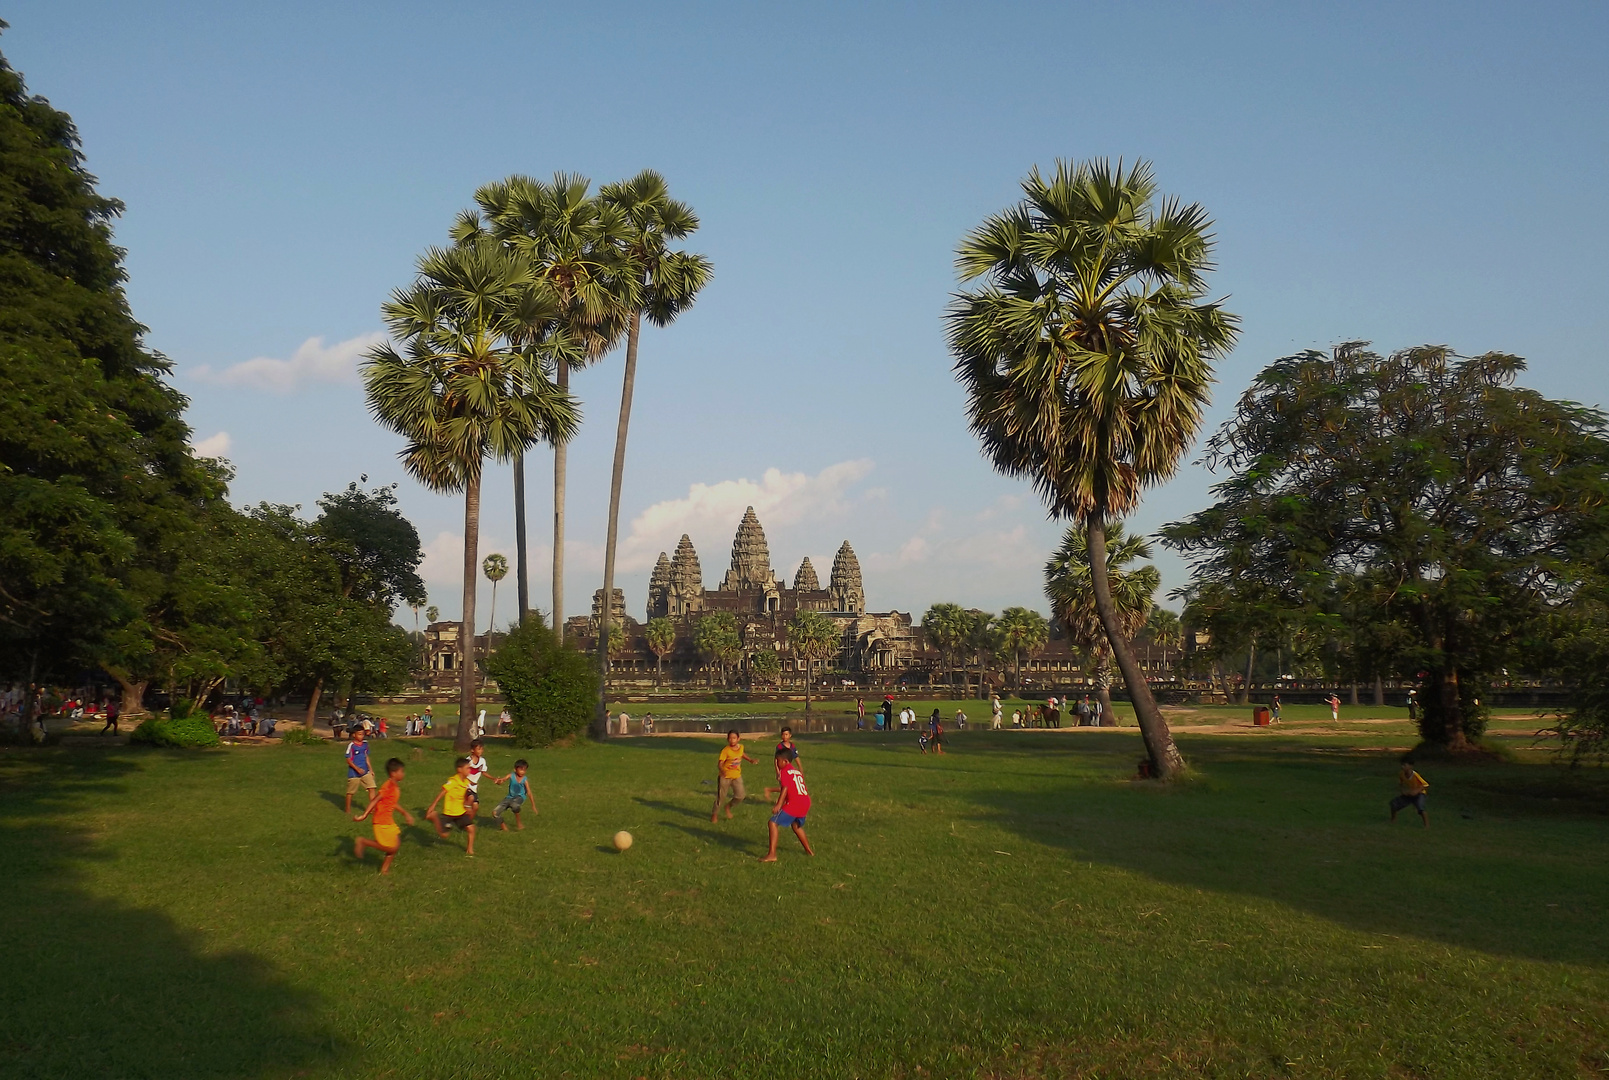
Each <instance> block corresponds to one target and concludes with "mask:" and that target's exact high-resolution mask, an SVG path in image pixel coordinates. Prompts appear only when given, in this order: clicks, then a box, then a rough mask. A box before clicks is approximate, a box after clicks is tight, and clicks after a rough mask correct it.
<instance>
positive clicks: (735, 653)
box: [693, 611, 743, 686]
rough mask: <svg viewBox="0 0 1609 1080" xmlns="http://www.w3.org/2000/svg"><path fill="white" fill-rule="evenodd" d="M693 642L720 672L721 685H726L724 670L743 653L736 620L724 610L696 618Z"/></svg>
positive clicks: (741, 639)
mask: <svg viewBox="0 0 1609 1080" xmlns="http://www.w3.org/2000/svg"><path fill="white" fill-rule="evenodd" d="M693 644H694V645H696V646H697V647H698V651H699V652H701V653H703V654H704V655H705V656H707V657H709V660H710V663H711V664H713V665H714V667H715V669H716V670H717V671H719V672H720V675H721V685H722V686H725V685H726V671H727V668H728V667H729V666H731V665H732V664H733V663H734V662H735V661H736V660H737V658H738V657H739V656H741V655H742V653H743V638H742V637H741V636H740V635H739V633H738V629H737V620H736V619H734V618H732V616H730V615H728V614H727V613H726V612H724V611H721V612H716V613H715V614H713V615H706V616H704V617H703V618H702V619H700V620H698V624H697V625H696V626H695V627H694V628H693Z"/></svg>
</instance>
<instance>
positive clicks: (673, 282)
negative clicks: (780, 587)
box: [593, 169, 741, 735]
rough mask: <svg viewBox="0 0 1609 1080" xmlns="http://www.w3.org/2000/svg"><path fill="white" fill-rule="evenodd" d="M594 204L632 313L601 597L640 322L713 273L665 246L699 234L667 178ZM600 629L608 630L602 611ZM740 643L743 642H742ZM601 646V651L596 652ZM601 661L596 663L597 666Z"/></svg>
mask: <svg viewBox="0 0 1609 1080" xmlns="http://www.w3.org/2000/svg"><path fill="white" fill-rule="evenodd" d="M598 200H599V201H600V202H601V203H603V204H604V205H605V206H608V207H610V208H612V209H613V210H615V211H617V212H618V213H619V214H620V215H621V216H622V217H623V218H624V219H625V222H626V224H625V236H624V239H623V240H622V241H621V243H620V244H619V245H618V248H617V249H618V251H619V253H620V255H621V257H622V258H623V260H624V261H625V263H626V266H625V269H624V273H623V274H622V277H621V279H620V287H618V288H617V290H616V294H615V295H616V296H617V298H618V299H619V300H620V302H621V303H622V304H623V305H625V307H626V308H627V309H628V310H629V312H630V325H629V328H628V330H627V333H626V371H625V378H624V381H623V382H622V383H621V387H620V422H619V425H618V426H617V427H616V429H615V459H614V470H613V472H612V474H611V479H610V484H609V528H608V533H607V535H606V537H605V539H604V548H603V595H605V596H613V595H614V586H615V547H616V543H617V541H618V539H619V536H620V488H621V485H622V484H623V483H624V481H625V471H626V431H627V428H628V427H630V424H631V395H632V391H633V389H634V388H635V386H636V382H637V343H638V341H639V340H640V339H641V337H642V320H643V317H644V316H646V317H647V318H648V321H649V322H651V323H653V324H654V325H655V326H669V325H670V324H671V323H672V322H673V321H675V319H676V316H678V315H680V314H681V313H682V312H683V311H686V310H687V309H688V308H690V307H692V306H693V301H694V300H695V299H697V298H698V293H699V290H700V289H702V288H703V287H704V286H705V284H707V283H708V282H709V279H710V274H711V273H712V268H711V266H710V261H709V260H708V259H706V258H705V257H704V256H702V255H690V254H688V253H687V252H684V251H672V250H670V248H669V246H668V244H669V242H670V241H672V240H680V239H682V238H683V237H686V236H690V235H691V234H692V233H693V231H694V230H696V229H697V228H698V215H696V214H694V213H693V210H692V207H690V206H688V205H687V204H685V203H680V202H677V201H676V200H675V199H672V198H671V197H670V191H669V189H668V188H667V187H666V185H665V178H664V177H662V176H660V175H659V174H658V173H656V172H654V171H652V170H648V169H645V170H644V171H642V172H640V173H638V174H637V175H636V176H634V177H632V178H631V179H630V180H625V181H622V182H620V183H617V184H605V185H604V186H603V187H601V188H599V189H598ZM603 625H604V626H605V627H607V626H608V625H609V610H608V607H607V605H605V607H604V611H603ZM740 644H741V643H740ZM601 647H602V646H601V645H600V648H601ZM602 659H603V658H602V657H600V660H602ZM608 715H609V714H608V703H607V701H606V700H605V698H604V697H603V696H602V695H599V698H598V710H597V715H596V717H595V718H594V720H593V731H594V733H595V734H599V735H602V734H603V733H604V732H605V731H606V730H607V726H608Z"/></svg>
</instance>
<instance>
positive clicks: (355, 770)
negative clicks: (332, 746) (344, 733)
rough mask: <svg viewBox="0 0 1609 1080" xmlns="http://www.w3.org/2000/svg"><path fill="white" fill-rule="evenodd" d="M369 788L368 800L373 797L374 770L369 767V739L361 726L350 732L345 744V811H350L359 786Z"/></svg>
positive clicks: (371, 802) (371, 799)
mask: <svg viewBox="0 0 1609 1080" xmlns="http://www.w3.org/2000/svg"><path fill="white" fill-rule="evenodd" d="M360 785H361V786H363V787H366V788H368V789H369V802H370V804H371V805H372V804H373V802H374V798H375V787H374V770H373V769H371V768H370V767H369V740H368V736H367V734H366V733H365V732H364V730H363V729H362V728H358V729H357V730H356V731H354V732H353V733H352V741H351V742H349V743H347V744H346V812H347V813H348V814H350V813H352V796H353V795H356V794H357V790H358V787H359V786H360Z"/></svg>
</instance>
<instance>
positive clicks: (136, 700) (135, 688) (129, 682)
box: [101, 664, 150, 719]
mask: <svg viewBox="0 0 1609 1080" xmlns="http://www.w3.org/2000/svg"><path fill="white" fill-rule="evenodd" d="M101 667H102V670H104V671H105V672H106V674H108V675H110V676H111V677H112V678H114V679H116V680H117V685H118V688H119V689H120V690H121V691H122V692H121V694H120V695H119V704H118V708H117V711H118V715H119V716H120V717H125V716H126V717H129V718H130V719H132V718H133V717H136V716H140V715H142V714H144V712H145V688H146V687H147V686H149V685H150V683H149V682H148V681H147V680H145V679H140V680H138V681H136V680H135V678H134V677H133V676H132V675H130V674H128V673H127V672H117V671H113V670H112V669H111V668H109V667H106V665H104V664H102V665H101Z"/></svg>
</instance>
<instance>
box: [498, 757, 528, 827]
mask: <svg viewBox="0 0 1609 1080" xmlns="http://www.w3.org/2000/svg"><path fill="white" fill-rule="evenodd" d="M529 768H530V765H528V764H527V763H526V761H525V759H524V758H520V760H518V761H516V762H515V763H514V771H513V772H511V773H509V774H508V775H507V776H500V777H498V778H497V779H496V780H493V781H492V783H494V784H507V785H508V794H507V795H505V796H503V801H502V802H500V803H498V804H497V809H495V810H493V811H492V820H493V821H495V822H497V827H498V828H500V829H502V830H503V831H504V832H508V822H506V821H504V820H503V811H504V810H512V811H514V827H515V828H516V829H523V828H525V825H524V823H522V822H521V821H520V810H521V809H523V808H524V806H525V800H526V799H528V798H530V797H531V781H530V778H529V777H527V776H526V775H525V773H526V770H528V769H529ZM531 813H533V814H534V813H536V810H535V808H534V807H533V808H532V810H531Z"/></svg>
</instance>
